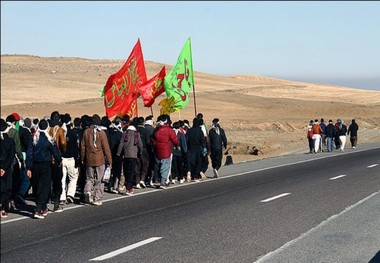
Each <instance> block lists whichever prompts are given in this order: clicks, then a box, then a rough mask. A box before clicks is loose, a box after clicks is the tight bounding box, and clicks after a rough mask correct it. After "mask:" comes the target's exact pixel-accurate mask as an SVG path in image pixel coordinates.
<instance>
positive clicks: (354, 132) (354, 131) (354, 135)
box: [347, 119, 359, 149]
mask: <svg viewBox="0 0 380 263" xmlns="http://www.w3.org/2000/svg"><path fill="white" fill-rule="evenodd" d="M358 130H359V126H358V124H357V123H356V121H355V119H352V121H351V124H350V126H348V132H347V135H350V142H351V148H352V149H356V144H357V143H358Z"/></svg>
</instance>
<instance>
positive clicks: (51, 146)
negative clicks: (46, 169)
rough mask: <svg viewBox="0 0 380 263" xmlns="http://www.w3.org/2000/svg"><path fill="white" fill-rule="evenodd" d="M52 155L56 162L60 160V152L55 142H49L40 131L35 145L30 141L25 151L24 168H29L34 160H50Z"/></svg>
mask: <svg viewBox="0 0 380 263" xmlns="http://www.w3.org/2000/svg"><path fill="white" fill-rule="evenodd" d="M52 156H54V159H55V161H56V162H57V163H58V164H60V163H61V162H62V157H61V153H60V152H59V150H58V147H57V145H56V144H55V142H52V143H51V142H49V141H48V138H47V137H46V135H45V134H44V133H43V132H41V133H40V138H39V140H38V143H37V144H36V145H34V144H33V143H32V141H31V142H30V143H29V146H28V151H27V153H26V168H27V169H28V170H30V169H31V168H32V167H33V163H34V162H51V161H52Z"/></svg>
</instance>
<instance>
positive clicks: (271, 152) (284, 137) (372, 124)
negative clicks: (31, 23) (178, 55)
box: [1, 55, 380, 161]
mask: <svg viewBox="0 0 380 263" xmlns="http://www.w3.org/2000/svg"><path fill="white" fill-rule="evenodd" d="M123 63H124V61H119V60H88V59H82V58H46V57H36V56H25V55H2V56H1V116H2V117H3V118H4V117H6V116H7V115H8V114H10V113H12V112H18V113H19V114H20V115H21V116H29V117H43V116H45V115H50V113H51V112H52V111H53V110H58V111H60V112H61V113H65V112H68V113H70V114H71V115H72V116H73V117H75V116H81V115H83V114H89V115H92V114H93V113H98V114H99V115H101V116H103V115H105V111H104V106H103V101H102V98H100V95H99V91H98V90H99V89H100V88H101V87H103V86H104V84H105V82H106V80H107V78H108V76H109V75H110V74H112V73H115V72H116V71H117V70H118V69H119V68H120V67H121V66H122V65H123ZM145 64H146V70H147V75H148V78H150V77H152V76H153V75H155V74H156V73H157V72H158V71H159V70H160V68H161V67H162V64H159V63H154V62H149V61H148V62H146V63H145ZM166 68H167V71H169V70H170V68H171V67H170V66H169V65H166ZM195 69H196V68H195ZM195 89H196V90H195V101H196V109H197V112H202V113H203V114H204V117H205V121H206V123H207V124H208V125H210V124H211V120H212V119H213V118H214V117H218V118H220V120H221V125H222V127H223V128H224V129H225V130H226V132H227V136H228V139H229V142H230V143H231V145H234V146H236V149H234V150H233V152H232V153H233V157H234V160H235V161H244V160H248V159H255V158H256V159H257V158H264V157H270V156H278V155H283V154H289V153H294V152H307V151H308V146H307V140H306V136H305V135H306V131H305V128H306V126H307V123H308V121H309V120H310V119H315V118H318V119H319V118H321V117H323V118H325V120H326V121H327V120H328V119H330V118H331V119H333V120H334V121H335V120H336V119H337V118H341V119H343V120H344V121H346V123H347V124H349V123H350V121H351V119H352V118H355V119H356V120H357V123H358V124H359V127H360V130H359V144H360V143H367V142H379V141H380V125H379V123H380V92H379V91H369V90H359V89H349V88H344V87H336V86H327V85H318V84H312V83H303V82H294V81H287V80H280V79H271V78H265V77H260V76H245V75H237V76H218V75H210V74H205V73H201V72H195ZM193 95H194V94H193V93H192V94H191V101H190V103H189V105H188V107H187V108H186V109H185V110H183V111H181V112H180V113H174V114H172V115H171V118H172V119H173V120H178V119H189V120H190V121H191V120H192V118H193V117H194V115H195V109H194V98H193ZM161 97H162V98H163V96H161ZM161 97H160V98H158V100H157V102H158V101H160V100H161ZM138 105H139V114H140V115H142V116H146V115H148V114H150V113H151V109H150V108H144V107H143V104H142V100H141V99H139V100H138ZM152 110H153V113H154V115H155V117H157V116H158V115H159V107H158V106H157V104H155V105H153V108H152ZM253 145H256V146H257V147H258V148H259V149H261V150H262V151H263V152H264V155H263V156H250V155H246V154H244V153H245V150H246V148H247V147H250V148H251V147H252V146H253Z"/></svg>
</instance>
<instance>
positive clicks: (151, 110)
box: [150, 106, 154, 116]
mask: <svg viewBox="0 0 380 263" xmlns="http://www.w3.org/2000/svg"><path fill="white" fill-rule="evenodd" d="M150 113H151V115H152V116H154V115H153V108H152V106H150Z"/></svg>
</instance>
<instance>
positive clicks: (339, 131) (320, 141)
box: [307, 118, 359, 153]
mask: <svg viewBox="0 0 380 263" xmlns="http://www.w3.org/2000/svg"><path fill="white" fill-rule="evenodd" d="M358 130H359V126H358V124H357V123H356V121H355V119H352V121H351V124H350V125H349V127H348V128H347V126H346V125H345V124H344V121H343V120H341V119H337V121H336V123H335V124H334V123H333V121H332V120H331V119H330V120H329V122H328V124H326V123H325V121H324V119H323V118H321V120H320V121H318V119H315V120H314V121H313V120H310V122H309V125H308V127H307V139H308V142H309V153H318V152H325V151H327V152H332V151H333V150H334V146H335V149H336V150H339V151H341V152H344V148H345V145H346V139H347V136H350V143H351V148H352V149H356V145H357V142H358Z"/></svg>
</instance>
